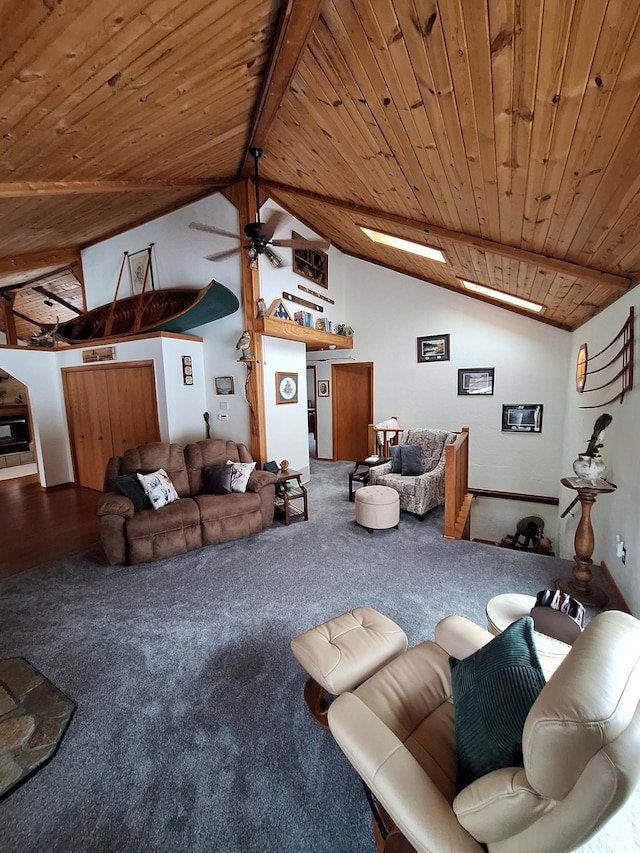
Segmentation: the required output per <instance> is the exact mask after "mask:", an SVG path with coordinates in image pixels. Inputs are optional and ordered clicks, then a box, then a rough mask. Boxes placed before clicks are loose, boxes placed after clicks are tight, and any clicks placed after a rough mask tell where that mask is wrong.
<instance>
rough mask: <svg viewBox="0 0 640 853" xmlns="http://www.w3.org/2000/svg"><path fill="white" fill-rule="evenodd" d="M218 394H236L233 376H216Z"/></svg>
mask: <svg viewBox="0 0 640 853" xmlns="http://www.w3.org/2000/svg"><path fill="white" fill-rule="evenodd" d="M214 382H215V383H216V394H234V393H235V391H234V388H233V376H216V378H215V379H214Z"/></svg>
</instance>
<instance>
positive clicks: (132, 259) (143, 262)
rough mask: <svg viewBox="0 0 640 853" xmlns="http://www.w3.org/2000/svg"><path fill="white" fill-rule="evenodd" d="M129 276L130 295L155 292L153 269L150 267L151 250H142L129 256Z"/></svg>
mask: <svg viewBox="0 0 640 853" xmlns="http://www.w3.org/2000/svg"><path fill="white" fill-rule="evenodd" d="M129 275H130V276H131V293H132V294H133V295H134V296H135V295H136V294H138V293H142V291H143V290H144V291H145V293H146V292H147V291H148V290H155V285H154V282H153V268H152V266H151V249H143V250H142V251H141V252H134V253H133V254H130V255H129Z"/></svg>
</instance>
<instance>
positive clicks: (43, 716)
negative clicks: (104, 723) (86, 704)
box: [0, 658, 76, 799]
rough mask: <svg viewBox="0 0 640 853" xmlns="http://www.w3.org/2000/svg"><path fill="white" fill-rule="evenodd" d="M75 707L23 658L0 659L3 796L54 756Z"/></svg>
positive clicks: (0, 788) (0, 776) (0, 792)
mask: <svg viewBox="0 0 640 853" xmlns="http://www.w3.org/2000/svg"><path fill="white" fill-rule="evenodd" d="M75 709H76V706H75V703H74V702H72V701H71V700H70V699H69V698H68V697H67V696H65V695H64V693H62V692H61V691H60V690H58V688H57V687H55V685H53V684H52V683H51V682H50V681H49V680H48V679H47V678H45V677H44V676H43V675H42V674H41V673H40V672H38V670H37V669H35V668H34V667H33V666H31V664H30V663H28V662H27V661H26V660H25V659H24V658H6V659H4V660H0V799H2V798H3V797H4V796H6V795H7V794H9V793H10V792H11V791H12V790H13V789H14V788H15V787H16V785H19V784H20V783H21V782H23V781H24V780H25V779H26V778H27V777H28V776H30V775H31V773H34V772H35V771H36V770H37V769H38V768H39V767H41V766H42V765H43V764H45V763H46V762H47V761H49V760H50V759H51V758H52V757H53V755H54V753H55V751H56V749H57V748H58V745H59V744H60V741H61V740H62V737H63V736H64V733H65V730H66V728H67V725H68V724H69V721H70V720H71V717H72V716H73V712H74V711H75Z"/></svg>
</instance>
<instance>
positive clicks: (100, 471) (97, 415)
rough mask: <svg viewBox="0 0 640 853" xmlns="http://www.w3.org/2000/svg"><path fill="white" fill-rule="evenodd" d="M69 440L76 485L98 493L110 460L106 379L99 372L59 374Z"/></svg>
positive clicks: (111, 452) (65, 372) (109, 422)
mask: <svg viewBox="0 0 640 853" xmlns="http://www.w3.org/2000/svg"><path fill="white" fill-rule="evenodd" d="M62 384H63V388H64V399H65V404H66V408H67V423H68V425H69V439H70V441H71V452H72V456H73V463H74V468H75V473H76V485H78V486H86V488H88V489H98V490H99V491H102V484H103V481H104V471H105V468H106V467H107V462H108V461H109V458H110V457H111V456H113V455H114V454H113V445H112V443H111V421H110V419H109V406H108V404H107V378H106V376H105V373H104V371H103V370H98V369H96V370H84V369H83V368H79V369H73V368H70V369H65V370H63V371H62Z"/></svg>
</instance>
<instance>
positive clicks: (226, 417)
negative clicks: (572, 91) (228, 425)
mask: <svg viewBox="0 0 640 853" xmlns="http://www.w3.org/2000/svg"><path fill="white" fill-rule="evenodd" d="M218 420H219V421H228V420H229V415H222V414H221V415H218Z"/></svg>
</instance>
